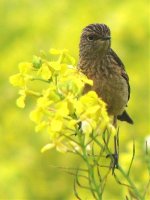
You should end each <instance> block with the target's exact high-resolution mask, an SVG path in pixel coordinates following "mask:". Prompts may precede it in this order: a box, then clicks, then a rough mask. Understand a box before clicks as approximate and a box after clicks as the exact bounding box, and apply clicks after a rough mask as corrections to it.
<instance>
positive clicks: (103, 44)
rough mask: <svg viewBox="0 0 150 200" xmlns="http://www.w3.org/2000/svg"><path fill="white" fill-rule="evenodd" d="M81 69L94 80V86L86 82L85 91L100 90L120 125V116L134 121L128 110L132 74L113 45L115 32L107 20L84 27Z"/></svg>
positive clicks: (114, 119) (130, 121) (80, 52)
mask: <svg viewBox="0 0 150 200" xmlns="http://www.w3.org/2000/svg"><path fill="white" fill-rule="evenodd" d="M78 69H79V70H80V71H81V72H82V73H83V74H85V75H86V76H87V77H88V78H89V79H91V80H93V85H92V86H90V85H88V84H86V85H85V87H84V91H83V93H87V92H88V91H91V90H94V91H95V92H96V93H97V95H98V96H99V97H100V98H101V99H102V100H103V101H104V102H105V103H106V107H107V112H108V114H109V115H110V116H113V124H114V125H115V126H116V123H117V119H118V120H121V121H126V122H128V123H129V124H133V120H132V118H131V117H130V116H129V115H128V113H127V112H126V110H125V109H126V107H127V103H128V101H129V99H130V84H129V76H128V74H127V72H126V70H125V66H124V64H123V62H122V61H121V59H120V58H119V57H118V55H117V54H116V53H115V51H114V50H113V49H112V48H111V32H110V29H109V27H108V26H107V25H106V24H100V23H93V24H89V25H88V26H86V27H85V28H84V29H83V30H82V33H81V37H80V43H79V62H78Z"/></svg>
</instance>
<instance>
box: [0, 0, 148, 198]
mask: <svg viewBox="0 0 150 200" xmlns="http://www.w3.org/2000/svg"><path fill="white" fill-rule="evenodd" d="M0 9H1V12H0V76H1V78H0V91H1V98H0V110H1V116H0V199H4V200H5V199H45V200H46V199H50V200H68V199H69V200H73V199H75V198H74V197H73V177H72V176H71V175H67V174H65V173H63V172H61V170H59V169H56V168H55V167H51V165H56V166H64V167H71V166H74V165H76V163H78V160H77V158H75V157H74V156H72V155H64V154H60V153H58V152H56V151H55V150H52V151H48V152H46V153H44V154H41V153H40V149H41V147H43V145H44V144H45V143H47V141H48V136H47V135H46V134H45V135H44V134H37V133H35V132H34V124H33V123H32V122H31V121H30V120H29V116H28V113H29V111H30V110H31V108H33V105H31V107H30V105H29V106H28V107H27V108H26V109H25V110H21V109H19V108H17V107H16V105H15V100H16V97H17V89H16V90H15V89H14V88H12V86H11V85H10V84H9V82H8V78H9V76H10V75H12V74H14V73H16V72H17V70H18V68H17V66H18V63H19V62H21V61H30V60H32V55H33V54H38V53H39V51H40V50H42V49H43V50H45V51H47V50H49V49H50V48H58V49H62V48H66V49H69V50H70V53H71V55H72V56H74V57H75V58H76V60H77V61H78V43H79V38H80V33H81V30H82V28H83V27H84V26H86V25H88V24H90V23H94V22H98V23H106V24H107V25H108V26H109V27H110V29H111V32H112V47H113V49H114V50H115V51H116V52H117V53H118V55H119V56H120V58H121V59H122V60H123V62H124V64H125V66H126V69H127V72H128V74H129V77H130V84H131V99H130V102H129V104H128V112H129V113H130V115H131V116H132V118H133V119H134V122H135V124H134V125H133V126H130V125H128V124H126V123H120V124H119V126H120V140H121V141H120V143H121V144H120V146H121V147H120V153H122V155H124V156H126V158H127V160H128V159H129V158H130V156H131V153H132V150H131V143H132V138H133V137H134V138H135V140H136V151H137V153H138V154H139V157H140V155H142V152H143V149H144V141H145V137H146V136H148V135H150V125H149V120H150V106H149V100H150V99H149V87H150V85H149V78H150V76H149V75H150V71H149V64H150V63H149V61H148V51H149V50H150V49H148V42H149V39H148V1H147V0H143V1H141V0H125V1H119V0H105V1H102V0H92V1H87V0H76V1H73V0H57V1H56V0H1V1H0ZM120 156H121V155H120ZM140 159H141V162H142V158H141V157H140ZM141 162H139V161H137V162H135V165H134V166H133V167H135V169H134V170H133V171H134V176H135V177H137V178H138V180H139V182H142V181H143V183H144V182H145V180H146V178H147V174H146V171H145V168H144V170H143V167H142V164H141ZM139 171H140V173H141V174H139ZM110 179H111V180H110V181H109V183H108V184H107V187H106V191H105V197H104V199H111V200H121V199H125V196H124V195H125V193H124V190H123V187H122V186H120V185H118V184H116V183H115V182H114V181H113V179H112V178H110ZM138 180H137V181H138ZM87 199H88V198H87Z"/></svg>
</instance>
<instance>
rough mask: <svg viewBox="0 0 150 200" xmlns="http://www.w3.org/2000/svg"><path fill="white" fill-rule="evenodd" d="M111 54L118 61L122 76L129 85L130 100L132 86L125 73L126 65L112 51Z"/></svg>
mask: <svg viewBox="0 0 150 200" xmlns="http://www.w3.org/2000/svg"><path fill="white" fill-rule="evenodd" d="M110 54H111V56H112V57H113V59H114V60H115V61H116V63H117V66H118V67H120V70H121V76H122V77H123V78H124V79H125V80H126V82H127V84H128V100H129V98H130V84H129V76H128V74H127V73H126V71H125V67H124V64H123V63H122V61H121V60H120V58H119V57H118V56H117V54H116V53H115V52H114V51H113V50H112V49H110Z"/></svg>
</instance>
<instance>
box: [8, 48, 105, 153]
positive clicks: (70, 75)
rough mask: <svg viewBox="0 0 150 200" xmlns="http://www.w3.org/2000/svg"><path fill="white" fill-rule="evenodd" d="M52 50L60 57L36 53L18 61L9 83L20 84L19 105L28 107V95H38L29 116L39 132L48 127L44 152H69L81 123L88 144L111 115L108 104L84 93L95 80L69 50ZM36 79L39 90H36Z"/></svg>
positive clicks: (93, 95) (92, 92)
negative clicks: (86, 87) (31, 57)
mask: <svg viewBox="0 0 150 200" xmlns="http://www.w3.org/2000/svg"><path fill="white" fill-rule="evenodd" d="M50 53H51V54H53V55H57V56H58V59H57V60H56V61H49V60H48V59H46V58H45V56H44V57H42V56H34V57H33V61H32V62H24V63H20V64H19V73H17V74H15V75H13V76H11V77H10V83H11V84H12V85H13V86H17V87H19V95H20V96H19V98H18V99H17V105H18V106H19V107H20V108H24V107H25V105H26V103H25V102H26V97H27V96H28V95H33V96H35V97H36V102H35V108H34V109H33V110H32V111H31V112H30V119H31V120H32V121H34V122H35V124H36V127H35V130H36V132H38V131H44V130H45V131H47V132H48V133H49V136H50V143H49V144H47V145H46V146H45V147H44V148H42V152H43V151H45V150H47V149H51V148H52V147H55V148H56V149H59V151H61V149H62V152H64V149H65V152H66V151H69V150H70V144H69V143H70V140H68V139H67V136H68V137H72V138H73V136H74V135H75V134H76V131H77V129H78V128H79V123H80V124H81V129H82V131H83V133H84V134H85V136H86V137H85V141H86V142H87V143H88V142H89V141H90V139H91V138H90V134H91V132H93V130H95V134H100V133H102V132H103V130H104V129H105V128H106V127H107V126H109V117H108V115H107V112H106V105H105V103H104V102H103V101H102V100H101V99H100V98H99V97H98V96H97V94H96V93H95V92H94V91H91V92H89V93H87V94H84V95H82V91H83V88H84V86H85V84H89V85H92V84H93V82H92V80H89V79H88V78H87V77H86V76H85V75H84V74H82V73H81V72H80V71H79V70H78V69H77V68H76V67H75V66H74V64H75V60H74V58H73V57H72V56H70V55H69V53H68V51H67V50H56V49H51V50H50ZM33 81H36V82H37V83H38V85H39V87H38V88H39V89H38V88H35V89H33ZM44 83H45V84H44ZM57 140H58V141H59V142H57ZM73 140H74V139H73ZM75 140H76V139H75ZM58 146H60V148H59V147H58ZM64 146H65V147H66V148H64ZM61 147H62V148H61Z"/></svg>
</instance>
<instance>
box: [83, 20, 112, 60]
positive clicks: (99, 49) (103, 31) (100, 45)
mask: <svg viewBox="0 0 150 200" xmlns="http://www.w3.org/2000/svg"><path fill="white" fill-rule="evenodd" d="M110 39H111V37H110V29H109V28H108V26H106V25H105V24H90V25H88V26H86V27H85V28H84V29H83V31H82V34H81V38H80V56H83V57H89V58H90V57H96V56H97V55H99V56H101V55H103V54H104V53H105V52H107V50H108V49H109V48H110V44H111V41H110Z"/></svg>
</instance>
